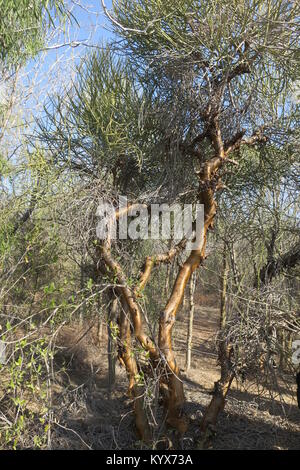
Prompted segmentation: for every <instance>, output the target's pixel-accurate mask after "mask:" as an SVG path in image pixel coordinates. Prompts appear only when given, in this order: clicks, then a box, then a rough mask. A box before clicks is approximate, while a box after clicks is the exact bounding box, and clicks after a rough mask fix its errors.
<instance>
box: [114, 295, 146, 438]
mask: <svg viewBox="0 0 300 470" xmlns="http://www.w3.org/2000/svg"><path fill="white" fill-rule="evenodd" d="M121 304H122V309H121V314H120V343H121V344H120V349H121V350H120V355H121V358H122V361H123V363H124V365H125V367H126V371H127V374H128V378H129V388H128V395H129V396H130V397H132V398H133V400H134V412H135V425H136V429H137V433H138V436H139V438H140V439H141V440H143V441H144V442H149V441H150V440H151V429H150V426H149V422H148V418H147V413H146V410H145V408H144V400H143V393H144V387H142V386H139V383H138V374H139V371H138V367H137V363H136V360H135V357H134V353H133V350H132V343H131V331H130V317H129V309H128V305H127V303H126V301H125V299H124V298H123V297H121Z"/></svg>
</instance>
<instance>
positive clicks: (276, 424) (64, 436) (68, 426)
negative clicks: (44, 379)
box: [53, 307, 300, 449]
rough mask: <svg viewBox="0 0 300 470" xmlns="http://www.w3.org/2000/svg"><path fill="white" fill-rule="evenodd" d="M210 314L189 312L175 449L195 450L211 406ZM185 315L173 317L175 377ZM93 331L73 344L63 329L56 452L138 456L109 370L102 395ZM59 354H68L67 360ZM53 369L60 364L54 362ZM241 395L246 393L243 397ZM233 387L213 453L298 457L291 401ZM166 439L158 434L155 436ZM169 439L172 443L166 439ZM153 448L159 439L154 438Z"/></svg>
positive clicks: (71, 333) (127, 411)
mask: <svg viewBox="0 0 300 470" xmlns="http://www.w3.org/2000/svg"><path fill="white" fill-rule="evenodd" d="M217 324H218V309H216V308H214V307H205V308H199V307H197V308H196V312H195V323H194V338H193V356H192V357H193V361H192V368H191V370H190V372H189V374H188V375H185V374H184V373H183V378H184V382H185V394H186V401H187V402H186V412H187V414H188V415H189V416H190V428H189V432H188V434H187V435H186V436H185V438H184V439H183V440H182V441H181V442H180V444H179V445H180V446H181V447H182V448H195V447H197V439H196V441H195V440H194V438H195V436H196V437H197V432H198V427H199V421H200V419H201V416H202V413H203V412H204V409H205V407H206V406H207V404H208V403H209V401H210V399H211V395H210V394H209V393H210V391H211V390H212V387H213V384H214V382H215V381H216V380H218V378H219V367H218V366H217V364H216V360H217V355H216V347H215V334H216V331H217ZM186 326H187V314H186V313H184V312H181V313H180V314H179V317H178V320H177V322H176V328H175V335H174V336H175V342H174V348H175V350H176V352H177V357H178V362H179V365H180V367H181V368H182V369H184V363H185V342H186ZM93 335H94V333H93V330H91V331H90V332H89V334H88V335H86V336H85V337H84V338H83V339H82V340H81V341H80V343H78V344H77V345H76V346H73V348H71V350H70V349H68V348H69V347H70V346H72V345H74V343H76V338H80V337H81V332H79V333H78V329H76V328H75V327H74V328H66V329H65V330H64V331H63V332H62V336H61V338H60V344H63V345H64V348H63V349H62V351H61V356H59V355H58V356H57V368H58V369H59V368H61V367H62V366H63V363H64V364H65V366H66V371H65V372H62V371H61V372H60V373H59V374H57V377H58V380H57V383H56V386H55V387H56V389H55V390H54V403H55V406H56V407H57V411H58V413H59V415H60V417H61V419H60V424H61V426H63V427H57V428H56V429H55V432H54V438H53V445H54V447H56V448H72V449H78V448H83V449H84V448H88V447H90V448H93V449H118V448H119V449H122V448H126V449H130V448H133V449H134V448H139V447H140V443H137V441H136V436H135V433H134V431H133V426H132V424H133V412H132V403H131V402H130V399H128V398H127V397H126V396H125V393H126V388H127V378H126V374H125V371H124V369H122V368H121V367H120V366H119V365H118V366H117V383H116V386H115V389H114V391H113V392H112V394H111V395H109V393H108V390H107V380H106V377H107V360H106V359H107V355H106V340H107V338H106V332H105V331H104V333H103V337H102V348H101V350H99V347H98V346H96V340H95V337H94V336H95V335H94V336H93ZM67 351H69V352H68V354H67ZM60 361H61V362H60ZM245 387H246V389H245ZM245 387H243V388H241V385H239V384H237V383H234V384H233V387H232V390H231V391H230V393H229V396H228V400H227V404H226V408H225V411H224V412H223V413H222V414H221V416H220V419H219V421H218V425H217V429H216V437H215V438H214V440H213V448H214V449H300V410H299V409H298V407H297V406H296V402H295V400H294V396H295V394H294V396H291V395H289V394H288V393H286V394H284V396H283V398H284V402H282V401H280V399H279V398H278V397H276V396H275V397H273V398H272V399H270V397H269V396H267V394H266V391H264V390H262V389H261V390H257V387H254V386H252V387H251V386H250V384H249V383H246V384H245ZM165 432H166V431H165V430H164V431H163V433H165ZM169 432H170V436H171V435H172V431H169ZM158 440H159V437H158Z"/></svg>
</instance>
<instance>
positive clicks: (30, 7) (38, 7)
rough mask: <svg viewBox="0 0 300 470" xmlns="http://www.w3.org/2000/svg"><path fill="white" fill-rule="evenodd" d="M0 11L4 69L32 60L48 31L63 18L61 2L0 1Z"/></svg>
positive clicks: (1, 54)
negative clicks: (56, 21)
mask: <svg viewBox="0 0 300 470" xmlns="http://www.w3.org/2000/svg"><path fill="white" fill-rule="evenodd" d="M0 11H1V16H0V60H1V63H2V65H4V66H8V67H10V66H14V67H15V66H16V65H19V64H22V63H24V61H26V60H28V59H29V58H31V57H34V56H35V55H36V53H37V52H38V51H39V49H41V47H42V46H43V44H44V38H45V34H46V32H47V29H48V27H49V26H53V25H54V20H55V18H58V19H59V20H64V19H65V18H66V14H67V12H66V9H65V6H64V1H63V0H1V1H0Z"/></svg>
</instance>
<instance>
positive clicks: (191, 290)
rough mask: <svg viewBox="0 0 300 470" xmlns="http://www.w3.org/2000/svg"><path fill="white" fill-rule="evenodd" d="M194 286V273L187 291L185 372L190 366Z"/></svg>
mask: <svg viewBox="0 0 300 470" xmlns="http://www.w3.org/2000/svg"><path fill="white" fill-rule="evenodd" d="M195 287H196V274H195V273H194V274H193V275H192V277H191V280H190V292H189V294H190V295H189V301H190V311H189V325H188V334H187V347H186V365H185V368H186V371H187V372H188V371H189V370H190V368H191V357H192V341H193V322H194V311H195V304H194V294H195Z"/></svg>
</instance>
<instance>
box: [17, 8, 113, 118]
mask: <svg viewBox="0 0 300 470" xmlns="http://www.w3.org/2000/svg"><path fill="white" fill-rule="evenodd" d="M69 4H70V6H71V8H72V13H73V15H74V16H75V18H76V20H77V22H78V24H76V22H75V21H73V22H72V23H68V24H67V26H66V30H65V31H62V30H59V29H56V31H53V32H50V35H49V36H50V37H49V36H48V37H47V47H46V48H45V49H44V50H42V51H41V52H40V53H39V54H38V56H37V57H36V58H35V59H33V60H31V61H29V62H28V64H27V66H26V69H25V72H24V74H23V77H22V80H21V86H22V87H23V88H24V93H23V95H24V96H25V95H26V90H30V97H29V98H28V99H26V103H24V105H25V108H26V109H27V110H29V109H31V110H32V112H33V113H34V114H36V113H37V114H39V112H40V111H41V110H42V105H43V103H45V102H46V101H47V95H48V94H52V93H55V91H56V90H58V89H59V88H60V87H64V86H66V85H67V84H68V81H69V78H71V77H72V76H74V75H73V73H75V72H74V69H75V65H76V64H77V63H78V62H79V61H80V57H82V56H83V55H85V54H86V53H87V52H88V50H90V49H91V48H93V47H95V46H97V45H101V44H103V42H107V41H109V40H110V39H111V38H112V34H111V33H110V31H109V22H108V20H107V18H106V17H105V15H104V13H103V9H102V5H101V1H100V0H70V2H69ZM105 4H106V6H107V7H108V8H110V7H111V0H106V2H105ZM74 45H77V46H76V47H74ZM29 114H30V116H31V118H32V113H29ZM28 116H29V115H28ZM31 118H29V117H28V119H31Z"/></svg>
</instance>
